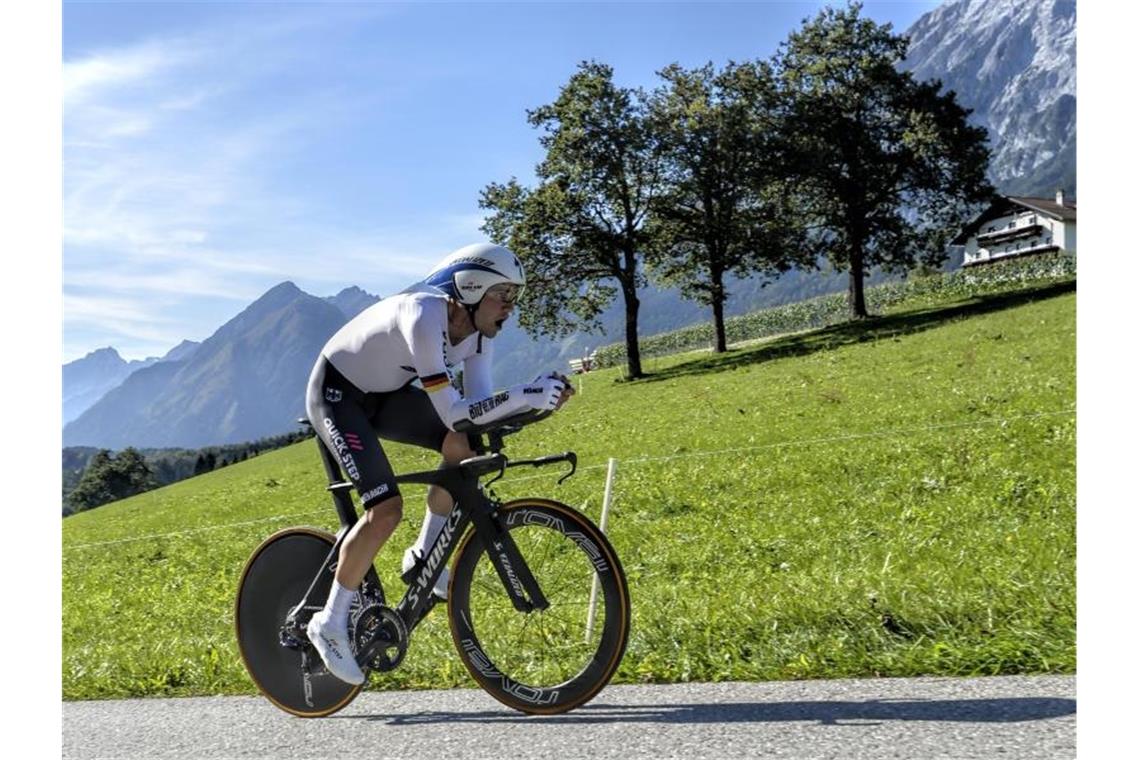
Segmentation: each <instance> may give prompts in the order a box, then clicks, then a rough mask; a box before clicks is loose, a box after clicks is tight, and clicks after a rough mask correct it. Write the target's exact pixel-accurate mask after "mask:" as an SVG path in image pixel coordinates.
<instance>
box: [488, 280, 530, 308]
mask: <svg viewBox="0 0 1140 760" xmlns="http://www.w3.org/2000/svg"><path fill="white" fill-rule="evenodd" d="M521 294H522V288H521V287H520V286H518V285H512V284H511V283H509V282H500V283H499V284H498V285H492V286H491V287H489V288H487V295H489V296H491V297H492V298H494V299H495V300H496V301H498V302H499V303H501V304H503V305H504V306H511V305H512V304H514V302H515V301H517V300H518V299H519V296H520V295H521Z"/></svg>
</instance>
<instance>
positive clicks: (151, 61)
mask: <svg viewBox="0 0 1140 760" xmlns="http://www.w3.org/2000/svg"><path fill="white" fill-rule="evenodd" d="M184 57H185V56H184V51H183V50H182V49H181V48H180V47H178V46H177V45H175V44H171V43H167V44H164V45H158V44H154V43H147V44H144V45H139V46H135V47H131V48H126V49H122V50H114V51H109V52H103V53H97V54H94V55H90V56H87V57H86V58H81V59H79V60H72V61H65V62H64V64H63V99H64V107H65V108H75V107H77V106H79V105H80V104H82V103H83V102H85V101H87V100H90V99H92V98H94V97H96V96H98V95H100V94H102V93H103V92H105V91H106V90H108V89H112V88H122V87H125V86H130V85H137V84H140V83H146V82H147V81H149V80H151V79H152V78H153V77H154V76H155V75H157V74H159V73H161V72H162V71H163V70H165V69H169V68H170V67H172V66H174V65H177V64H178V63H180V62H182V61H183V60H184Z"/></svg>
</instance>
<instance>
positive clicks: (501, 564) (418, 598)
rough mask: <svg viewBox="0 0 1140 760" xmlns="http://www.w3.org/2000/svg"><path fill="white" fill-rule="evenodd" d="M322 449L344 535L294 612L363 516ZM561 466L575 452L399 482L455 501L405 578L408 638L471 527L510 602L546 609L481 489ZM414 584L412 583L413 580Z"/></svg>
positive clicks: (497, 458) (498, 460) (475, 463)
mask: <svg viewBox="0 0 1140 760" xmlns="http://www.w3.org/2000/svg"><path fill="white" fill-rule="evenodd" d="M316 441H317V446H318V447H319V449H320V452H321V461H322V462H323V464H324V467H325V472H326V473H327V474H328V476H329V485H328V490H329V492H330V493H331V494H332V499H333V504H334V505H335V507H336V511H337V516H338V517H339V518H340V524H341V527H340V530H338V531H337V534H336V540H335V542H334V543H333V546H332V548H331V549H330V550H329V554H328V556H327V557H326V558H325V561H324V563H322V565H321V570H320V571H318V573H317V576H316V577H315V578H314V579H313V582H312V583H311V584H310V585H309V589H308V591H306V592H305V596H304V598H303V599H302V600H301V602H300V603H299V604H298V605H297V606H296V607H294V610H301V609H304V608H305V607H306V606H307V605H308V601H309V596H310V595H311V594H312V593H313V589H314V588H316V586H317V583H318V581H319V579H320V577H321V573H323V572H325V570H326V569H327V570H330V571H333V572H335V568H336V562H337V561H338V557H339V554H340V547H341V544H342V543H343V542H344V538H345V536H346V535H347V534H348V531H349V530H351V529H352V526H353V525H355V524H356V521H357V520H358V519H359V516H358V515H357V513H356V507H355V505H354V504H353V502H352V496H351V495H350V493H349V492H350V491H351V489H352V488H353V485H352V483H350V482H348V481H345V480H343V479H342V477H341V472H340V467H339V465H338V463H337V461H336V458H335V457H334V456H333V454H332V452H330V451H329V449H328V447H327V446H326V445H325V443H324V441H322V440H321V439H320V437H319V436H318V437H317V438H316ZM560 461H569V462H571V463H572V464H575V465H576V457H574V455H573V454H572V453H569V452H568V453H567V454H564V455H558V456H554V457H544V458H542V459H540V460H531V461H527V462H512V463H510V464H508V462H507V458H506V457H505V456H503V455H502V454H500V453H491V454H483V455H480V456H476V457H472V458H470V459H466V460H464V461H463V462H461V463H460V464H459V465H458V466H455V467H443V468H440V469H438V470H432V471H428V472H413V473H409V474H406V475H399V476H397V477H396V482H397V483H423V484H426V485H435V486H439V487H440V488H443V489H444V490H446V491H447V492H448V493H450V494H451V496H452V498H453V499H454V500H455V506H454V507H453V508H452V510H451V514H450V516H449V517H448V520H447V522H446V523H445V524H444V527H443V530H442V531H440V534H439V536H438V537H437V538H436V540H435V542H434V543H433V544H432V546H431V549H430V550H429V551H427V552H426V553H425V554H424V556H423V557H421V558H420V559H419V561H418V562H417V563H416V564H415V566H414V567H413V568H412V569H411V570H409V571H408V572H407V573H405V574H404V576H403V579H404V581H405V583H407V584H408V589H407V591H406V592H405V593H404V597H403V598H402V599H401V600H400V603H399V604H398V605H397V606H396V608H395V611H396V614H398V615H399V616H400V618H401V619H402V620H403V622H404V625H405V626H406V628H407V630H408V633H409V634H410V633H411V632H412V630H413V629H414V628H415V627H416V625H418V624H419V622H420V621H421V620H422V619H423V618H424V616H425V615H426V614H427V612H428V611H429V610H430V609H431V608H432V606H434V605H435V602H436V597H435V596H434V595H433V594H432V589H433V588H434V587H435V583H436V581H437V580H439V576H440V575H441V574H442V573H443V568H444V567H446V566H447V562H448V560H449V559H450V558H451V555H452V553H453V552H454V551H455V546H456V543H457V539H459V538H460V537H461V536H463V534H464V532H465V531H466V530H467V526H468V525H469V524H474V526H475V536H474V537H473V538H472V540H474V541H479V542H480V545H481V548H483V549H484V550H488V549H489V550H488V551H487V556H488V558H489V559H490V560H491V564H492V565H493V566H494V567H495V570H496V571H497V572H498V574H499V578H500V579H501V580H502V582H503V587H504V588H505V589H506V591H507V595H508V596H509V597H510V598H511V603H512V604H513V605H514V606H515V608H516V609H518V610H519V611H521V612H530V611H532V610H544V609H546V608H547V607H548V606H549V602H547V600H546V597H545V596H544V595H543V593H542V589H541V588H539V585H538V581H536V580H535V578H534V575H533V574H532V573H531V571H530V568H529V567H528V566H527V564H526V561H525V560H524V559H523V557H522V555H521V554H519V550H518V547H517V546H516V545H515V542H514V540H513V539H512V538H511V536H510V533H509V532H508V531H507V529H506V528H505V527H503V525H502V523H501V522H500V521H499V520H498V519H497V516H496V514H495V509H496V507H497V504H496V503H495V502H494V501H492V500H491V499H489V498H487V496H486V494H484V492H483V489H482V487H481V486H480V484H479V478H480V477H481V476H483V475H488V474H490V473H492V472H500V473H501V472H502V471H503V470H504V469H505V468H506V467H508V466H517V465H520V464H532V465H535V466H540V465H544V464H553V463H555V462H560ZM409 579H410V580H409Z"/></svg>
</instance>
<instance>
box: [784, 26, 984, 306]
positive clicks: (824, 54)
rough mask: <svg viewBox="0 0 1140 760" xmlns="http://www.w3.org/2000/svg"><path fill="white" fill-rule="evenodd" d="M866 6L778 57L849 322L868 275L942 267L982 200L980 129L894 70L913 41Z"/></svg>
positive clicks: (803, 196) (802, 182)
mask: <svg viewBox="0 0 1140 760" xmlns="http://www.w3.org/2000/svg"><path fill="white" fill-rule="evenodd" d="M861 10H862V7H861V5H860V4H851V5H849V6H848V7H847V8H846V9H835V8H826V9H824V10H823V11H821V12H820V13H819V15H818V16H816V17H815V19H813V20H806V19H805V21H804V25H803V27H802V28H800V29H799V30H798V31H795V32H793V33H792V34H791V35H790V36H789V38H788V40H787V41H786V42H785V43H783V44H782V45H781V48H780V51H779V52H778V53H777V55H776V58H775V66H776V70H777V72H778V75H779V77H780V84H781V91H782V93H783V94H784V96H785V97H786V99H787V107H788V110H789V119H788V121H787V131H786V137H787V138H788V141H789V144H790V145H791V146H792V148H793V153H792V157H793V158H794V162H793V164H792V166H791V168H790V169H789V172H790V173H789V179H791V180H793V182H794V186H795V188H796V189H797V196H798V202H799V207H800V209H801V213H802V214H803V215H804V217H805V218H806V219H809V220H810V221H811V222H812V223H813V224H814V225H815V232H814V234H813V237H812V240H813V242H814V244H815V246H816V249H817V250H818V251H819V252H820V253H824V254H826V255H827V257H828V258H829V259H830V260H831V262H832V263H833V264H834V265H835V266H836V267H837V268H838V269H840V270H846V271H847V272H848V275H849V279H848V304H849V307H850V312H851V316H852V317H853V318H861V317H866V316H867V307H866V302H865V300H864V296H863V278H864V276H865V274H866V272H867V270H868V269H869V268H870V267H872V266H876V265H877V266H881V267H883V268H884V269H886V270H888V271H900V270H905V269H907V268H909V267H913V266H914V265H915V264H916V262H921V263H923V264H927V265H932V266H938V265H940V264H941V263H942V262H944V261H945V257H946V247H947V243H948V242H949V240H950V238H951V236H952V235H953V233H954V232H955V231H957V229H958V228H960V227H961V225H962V224H964V223H966V221H968V219H969V218H971V216H972V215H973V214H974V213H976V211H977V207H978V205H979V204H981V203H983V202H985V201H987V200H988V199H989V198H990V197H992V194H993V188H992V187H991V186H990V184H989V183H988V182H987V180H986V178H985V169H986V165H987V163H988V161H989V151H988V149H987V147H986V144H985V139H986V135H985V130H983V129H981V128H978V127H972V126H970V125H969V124H967V122H966V117H967V115H968V114H969V111H967V110H966V109H965V108H963V107H962V106H961V105H959V104H958V102H957V99H956V97H955V95H954V93H953V92H948V93H940V92H939V91H940V89H941V85H940V84H939V83H938V82H937V81H929V82H917V81H915V79H914V78H913V76H912V75H911V74H910V73H909V72H903V71H900V70H899V69H898V68H897V64H898V63H899V62H900V61H902V60H903V58H904V57H905V55H906V50H907V44H908V43H907V39H906V38H905V37H903V36H900V35H895V34H894V33H893V32H892V30H891V25H890V24H883V25H880V24H877V23H875V22H874V21H872V20H870V19H866V18H863V17H862V16H861V15H860V12H861Z"/></svg>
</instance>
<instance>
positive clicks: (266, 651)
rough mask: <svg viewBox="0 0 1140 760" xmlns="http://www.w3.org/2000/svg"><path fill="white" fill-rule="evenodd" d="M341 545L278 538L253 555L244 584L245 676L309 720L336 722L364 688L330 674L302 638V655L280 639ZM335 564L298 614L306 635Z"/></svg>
mask: <svg viewBox="0 0 1140 760" xmlns="http://www.w3.org/2000/svg"><path fill="white" fill-rule="evenodd" d="M334 542H335V539H334V538H333V537H332V536H331V535H329V534H328V533H325V532H323V531H319V530H315V529H312V528H287V529H285V530H282V531H280V532H278V533H275V534H273V535H272V536H270V537H269V538H267V539H266V540H265V541H264V542H263V543H262V544H261V546H259V547H257V549H256V550H254V552H253V556H251V557H250V559H249V562H247V563H246V566H245V570H244V571H243V572H242V576H241V582H240V583H239V585H238V594H237V604H236V609H235V613H234V624H235V627H236V628H237V639H238V649H239V650H240V652H241V658H242V661H243V662H244V663H245V667H246V670H247V671H248V672H249V675H250V678H252V679H253V682H254V684H256V686H257V688H258V689H260V690H261V693H262V694H264V695H265V697H266V698H267V699H269V701H270V702H272V703H273V704H275V705H276V706H277V707H279V708H281V709H282V710H284V711H285V712H288V713H292V714H293V715H297V716H299V717H302V718H319V717H323V716H325V715H332V714H333V713H335V712H336V711H337V710H340V709H342V708H343V707H344V706H345V705H347V704H348V703H349V702H351V701H352V700H353V699H354V698H355V697H356V695H357V694H359V693H360V690H361V689H362V688H363V685H356V686H354V685H352V684H348V683H345V682H344V681H341V680H340V679H339V678H337V677H336V676H334V675H332V674H331V673H329V672H328V671H327V670H326V669H325V667H324V665H323V664H322V663H321V658H320V655H318V654H317V652H316V650H315V649H313V648H312V647H311V646H310V645H309V644H308V642H307V641H305V640H304V637H303V636H302V637H301V638H300V640H299V641H298V642H297V643H298V644H299V645H300V646H299V647H298V648H290V647H289V646H285V645H284V644H283V643H282V640H281V633H282V628H283V626H284V625H285V619H286V617H287V616H288V614H289V612H290V610H292V608H293V607H294V606H295V605H296V604H297V603H298V602H300V601H301V599H302V597H304V595H305V592H306V591H308V589H309V584H310V583H312V582H313V578H315V577H316V576H317V573H318V571H321V566H322V565H323V564H325V562H326V560H327V559H328V555H329V550H330V549H332V547H333V544H334ZM329 564H330V565H331V566H326V567H325V568H324V570H323V571H321V572H320V580H319V581H318V583H317V586H316V588H315V589H313V593H312V595H311V596H310V597H309V605H308V606H307V608H306V609H304V610H302V611H301V612H300V613H299V614H298V622H299V624H300V626H299V627H300V628H301V630H303V629H304V625H305V623H307V622H308V620H309V618H310V617H312V614H313V613H314V612H316V611H317V610H319V609H320V608H321V607H323V606H324V603H325V600H326V599H327V598H328V595H329V589H330V587H331V586H332V580H333V573H334V571H335V558H334V560H333V562H330V563H329ZM305 650H307V653H305ZM303 656H307V657H308V660H309V668H308V671H309V672H306V671H305V669H304V668H302V657H303Z"/></svg>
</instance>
